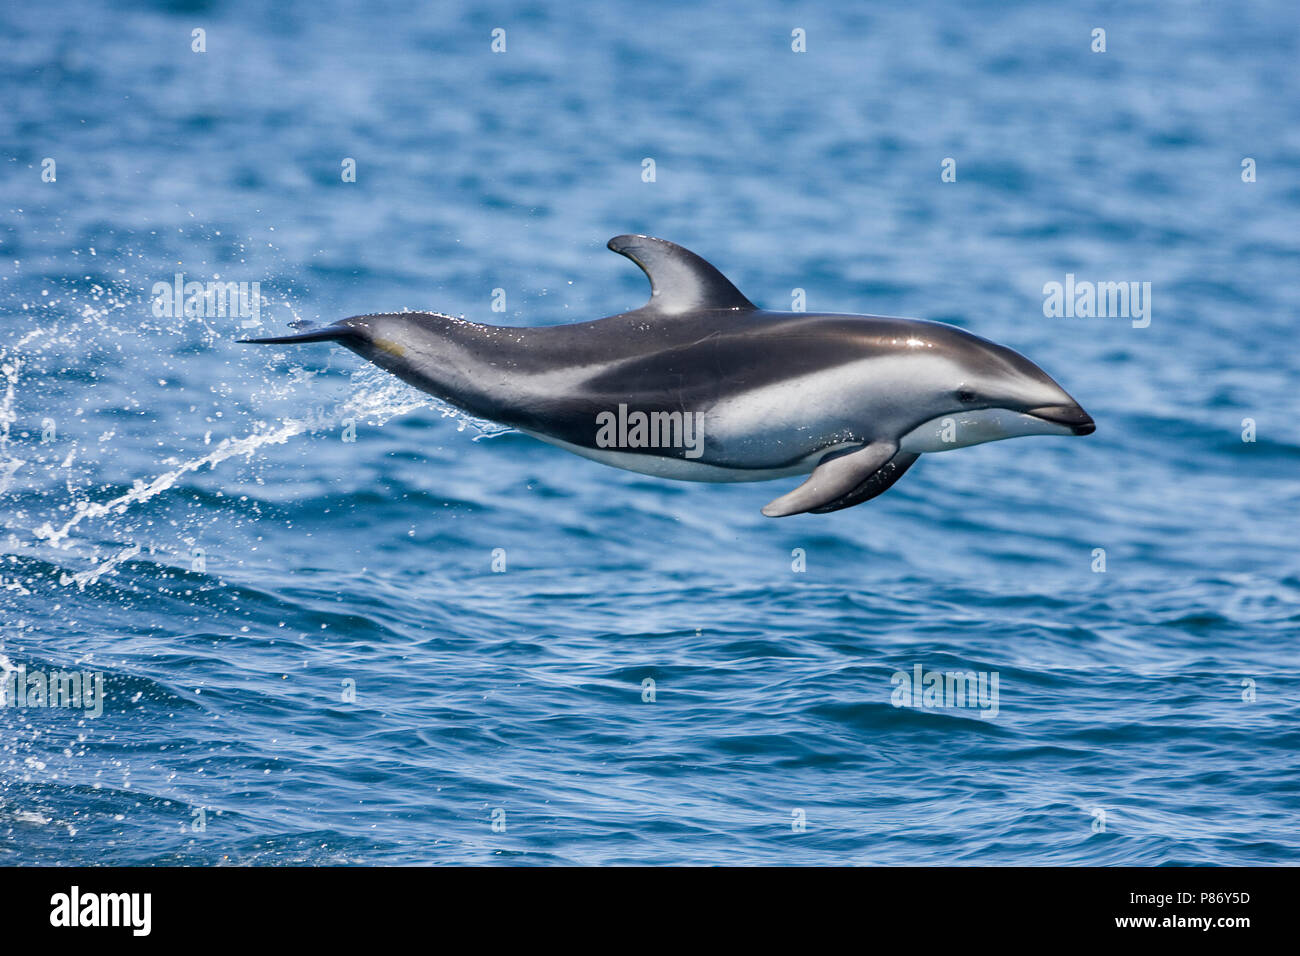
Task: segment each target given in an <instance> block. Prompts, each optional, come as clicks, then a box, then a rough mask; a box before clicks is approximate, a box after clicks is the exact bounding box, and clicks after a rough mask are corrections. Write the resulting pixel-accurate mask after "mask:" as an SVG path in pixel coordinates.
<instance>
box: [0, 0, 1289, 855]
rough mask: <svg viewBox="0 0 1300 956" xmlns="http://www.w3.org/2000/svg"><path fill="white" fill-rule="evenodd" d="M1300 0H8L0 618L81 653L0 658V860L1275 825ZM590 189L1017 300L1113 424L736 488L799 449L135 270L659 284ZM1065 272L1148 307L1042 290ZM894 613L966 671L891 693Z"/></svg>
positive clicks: (320, 301) (1037, 347)
mask: <svg viewBox="0 0 1300 956" xmlns="http://www.w3.org/2000/svg"><path fill="white" fill-rule="evenodd" d="M1298 21H1300V18H1298V17H1297V15H1296V9H1295V6H1294V4H1292V3H1287V2H1258V3H1251V2H1247V3H1241V4H1192V3H1156V4H1142V5H1131V4H1121V3H1080V4H1070V5H1064V6H1063V5H1059V4H1048V3H1043V4H1028V3H1004V2H993V0H974V2H965V3H960V4H957V3H939V2H928V0H919V2H912V3H907V4H884V3H882V4H869V5H867V4H862V5H859V4H854V5H848V4H842V5H835V4H822V5H817V6H814V5H805V4H784V3H776V2H768V0H751V2H746V3H743V4H741V3H724V4H717V5H700V4H695V3H658V4H644V3H620V4H596V3H591V4H578V3H573V4H563V5H542V4H538V3H533V2H526V0H518V2H511V0H506V2H502V3H497V4H494V5H491V6H490V7H485V8H482V9H478V10H468V9H466V8H464V7H462V6H459V5H450V4H448V5H437V4H434V5H424V4H421V5H406V4H384V3H366V4H355V5H354V4H346V3H339V2H335V0H317V2H313V3H299V2H289V3H283V4H275V5H269V6H268V5H263V4H255V3H251V2H232V3H217V2H212V3H205V2H191V3H184V2H178V3H173V4H144V3H132V4H122V5H116V6H115V7H114V8H113V9H109V7H108V6H107V5H105V6H101V5H99V4H91V3H54V4H40V5H32V4H27V5H21V4H18V5H15V4H10V5H7V6H5V7H4V8H3V11H2V12H0V93H2V94H3V97H2V101H3V105H4V108H3V110H0V161H3V170H2V171H0V368H2V370H3V381H0V522H2V526H3V556H2V557H0V624H2V625H3V631H2V632H0V638H2V640H3V645H2V650H0V669H3V671H4V672H5V676H8V673H9V672H15V671H19V670H22V671H23V672H24V673H34V672H39V673H43V674H48V673H50V672H55V671H59V670H75V671H85V672H95V673H99V674H102V675H103V681H104V690H105V695H106V697H105V700H104V701H103V711H102V714H100V715H99V716H91V715H90V714H88V713H85V712H82V711H79V710H77V709H73V708H52V707H40V706H28V707H17V706H13V705H14V704H15V703H16V702H15V701H13V700H12V699H10V700H9V701H8V704H7V705H6V706H4V707H0V863H8V864H15V863H42V864H49V863H76V864H158V863H195V864H217V863H233V864H288V863H310V864H340V863H396V864H410V863H485V862H504V863H525V864H546V863H576V864H594V863H655V864H663V863H711V864H1094V865H1095V864H1274V863H1295V862H1297V861H1298V860H1300V827H1298V826H1297V823H1298V822H1300V816H1298V814H1300V689H1298V687H1300V557H1298V555H1297V546H1296V541H1297V531H1298V530H1300V528H1298V522H1297V508H1298V506H1300V481H1297V477H1298V470H1297V468H1298V466H1300V424H1298V422H1300V400H1297V383H1298V382H1300V350H1298V349H1297V348H1296V342H1297V318H1298V316H1300V282H1298V281H1297V278H1298V276H1300V272H1298V270H1297V267H1298V266H1300V230H1298V229H1297V224H1298V223H1300V183H1298V181H1297V175H1298V174H1300V80H1298V78H1297V70H1296V66H1295V64H1296V62H1297V53H1298V49H1297V48H1298V46H1300V42H1298V40H1300V22H1298ZM496 28H501V29H504V30H505V44H506V49H505V52H502V53H494V52H493V51H492V48H491V45H492V33H493V30H494V29H496ZM1096 28H1102V29H1104V30H1105V31H1106V50H1105V52H1104V53H1102V52H1093V50H1092V49H1091V47H1092V44H1093V39H1092V36H1093V30H1094V29H1096ZM195 29H202V30H204V31H205V33H204V34H203V36H204V40H205V45H206V51H205V52H202V53H199V52H194V51H193V50H192V44H193V43H194V42H195V41H194V39H193V33H192V31H194V30H195ZM796 29H801V30H803V31H804V36H805V37H806V46H807V49H806V52H803V53H796V52H794V51H793V50H792V48H791V45H792V42H793V40H792V31H794V30H796ZM346 158H351V159H353V160H354V161H355V164H356V170H357V172H356V181H355V182H344V181H343V178H342V176H341V168H342V164H343V162H344V160H345V159H346ZM646 158H651V159H653V160H654V163H655V180H654V181H653V182H645V181H643V176H642V173H643V160H644V159H646ZM949 158H951V159H953V160H954V161H955V170H956V181H955V182H943V181H941V175H940V174H941V164H942V163H943V161H944V160H945V159H949ZM1246 158H1250V159H1252V160H1254V164H1255V169H1256V181H1254V182H1245V181H1243V178H1242V172H1243V167H1242V163H1243V160H1244V159H1246ZM46 159H53V160H54V161H55V167H54V169H55V179H54V181H53V182H46V181H43V179H42V172H43V170H44V169H45V168H46V164H45V160H46ZM626 232H645V233H649V234H653V235H659V236H663V237H665V238H669V239H672V240H674V241H677V242H680V243H682V244H684V245H686V246H688V247H690V248H692V249H695V250H696V251H697V252H699V253H700V254H701V255H703V256H705V257H706V258H708V259H710V260H711V261H713V262H714V263H715V264H717V265H718V266H719V267H720V268H721V269H722V270H723V271H724V272H726V273H727V274H728V276H729V277H730V278H731V279H732V280H733V281H735V283H736V284H737V285H738V286H739V288H740V289H741V290H742V291H744V292H745V293H746V294H747V295H748V296H749V297H750V298H751V299H753V300H754V301H756V302H758V303H760V304H761V305H764V306H766V307H769V308H776V309H788V308H790V306H791V303H792V296H793V295H794V292H793V290H795V289H803V290H805V295H806V300H807V307H808V308H809V309H810V310H825V311H844V312H869V313H874V314H884V315H904V316H915V317H921V318H930V319H937V320H941V321H945V322H950V323H954V324H957V325H960V326H963V327H965V328H967V329H970V330H972V331H974V332H977V333H978V334H980V335H983V336H986V337H988V338H992V339H994V340H996V341H999V342H1002V343H1005V344H1007V345H1010V346H1012V347H1013V348H1016V349H1017V350H1019V351H1021V352H1023V353H1024V354H1025V355H1027V356H1029V357H1030V358H1032V359H1033V360H1034V361H1035V362H1037V363H1038V364H1040V365H1041V366H1042V367H1043V368H1045V369H1046V370H1047V371H1048V372H1049V373H1051V374H1052V375H1053V376H1054V377H1056V378H1057V379H1058V380H1059V381H1061V382H1062V384H1063V385H1064V386H1065V387H1066V389H1068V390H1069V391H1070V392H1071V393H1072V394H1073V395H1075V396H1076V397H1077V398H1078V399H1079V400H1080V402H1081V403H1082V404H1083V406H1084V407H1085V408H1087V409H1088V411H1089V412H1091V413H1092V415H1093V416H1094V417H1095V419H1096V421H1097V423H1098V428H1097V432H1096V434H1095V435H1092V436H1088V437H1086V438H1071V439H1063V438H1026V439H1021V440H1016V441H1014V442H1003V443H994V444H988V445H983V446H979V447H975V448H969V449H964V450H961V451H959V452H957V453H956V454H944V455H927V456H925V457H924V458H923V459H922V460H921V461H920V462H919V463H918V465H917V466H916V467H914V468H913V469H912V470H911V471H910V472H909V473H908V475H907V476H906V477H905V478H904V479H903V480H902V481H900V482H899V483H898V485H896V486H895V487H894V488H893V489H892V490H891V491H889V492H888V493H887V494H885V495H883V496H882V497H880V498H878V499H876V500H874V501H872V502H870V503H868V504H866V505H863V506H860V507H857V508H853V509H851V510H847V511H842V512H838V513H835V514H831V515H821V516H800V517H795V518H789V519H782V520H777V521H773V520H770V519H767V518H764V517H763V516H762V515H761V514H760V513H759V508H760V507H761V506H762V505H763V504H764V503H765V502H767V501H768V500H770V499H771V498H774V497H776V496H777V495H778V494H780V493H782V492H784V491H785V490H788V489H789V488H790V487H792V486H793V485H794V483H795V480H787V481H784V482H776V483H763V484H752V485H702V484H687V483H675V482H669V481H664V480H659V479H654V478H649V477H644V476H640V475H635V474H631V473H627V472H622V471H617V470H613V469H609V468H605V467H602V466H600V465H597V464H595V463H592V462H589V461H585V460H582V459H579V458H576V457H572V456H570V455H567V454H566V453H564V452H562V451H559V450H557V449H554V448H551V447H548V446H545V445H542V444H540V443H538V442H536V441H534V440H533V439H531V438H528V437H525V436H523V435H520V434H517V433H512V432H506V433H501V431H500V430H499V429H493V428H491V427H490V426H487V425H486V424H485V423H476V422H473V421H470V420H467V419H466V418H465V417H464V416H462V415H459V414H456V413H454V412H453V411H452V410H450V409H446V408H443V407H441V406H439V405H438V404H437V403H436V402H435V401H433V400H432V399H430V398H429V397H428V396H425V395H423V394H422V393H419V392H416V391H414V390H412V389H410V388H408V387H407V386H404V385H401V384H400V383H398V382H396V381H395V380H393V379H392V378H391V377H389V376H387V375H385V374H384V373H383V372H380V371H379V370H377V369H375V368H373V367H370V366H368V365H366V364H365V363H364V362H362V360H361V359H359V358H357V357H356V356H354V355H352V354H351V353H349V352H346V351H344V350H342V349H337V348H334V347H332V346H327V345H316V346H309V347H303V348H301V349H299V350H296V351H292V352H290V351H289V350H284V351H277V350H268V349H263V348H254V347H250V346H244V345H239V344H237V343H236V341H235V340H236V339H238V338H240V337H242V336H244V335H246V334H248V330H247V329H245V328H242V327H241V320H240V319H237V318H230V317H227V316H220V317H212V316H207V317H185V316H180V317H176V318H169V317H165V316H164V317H159V316H156V315H155V313H154V309H153V292H152V290H153V287H154V284H155V283H158V282H164V283H170V282H171V281H172V280H173V276H174V275H175V274H176V273H178V272H179V273H184V275H185V277H186V279H188V280H191V281H204V282H206V281H209V280H213V279H215V278H217V277H219V278H220V280H222V281H225V280H232V281H237V282H238V281H248V282H253V281H256V282H258V283H260V292H261V295H262V296H263V297H264V298H265V299H266V304H265V306H264V307H263V308H262V309H261V314H260V321H261V323H262V327H263V329H267V330H280V329H283V328H285V327H286V323H287V322H289V321H291V320H294V319H309V320H321V321H332V320H333V319H335V318H339V317H342V316H346V315H352V314H356V313H362V312H370V311H381V310H400V309H403V308H410V309H431V310H438V311H443V312H450V313H453V314H463V315H465V316H466V317H468V318H471V319H474V320H477V321H488V322H497V323H500V324H515V325H543V324H554V323H563V322H572V321H582V320H587V319H591V318H595V317H598V316H601V315H606V314H610V313H613V312H618V311H622V310H624V309H627V308H631V307H634V306H636V305H638V304H640V303H641V302H642V301H643V300H644V298H645V295H646V293H647V288H646V284H645V280H644V277H643V276H641V274H640V273H639V272H638V271H637V270H636V269H635V268H634V267H633V266H632V265H631V264H630V263H627V262H626V261H624V260H622V259H619V258H617V257H616V256H613V255H611V254H610V253H609V252H607V251H605V249H604V242H605V240H606V239H608V238H609V237H610V236H613V235H617V234H620V233H626ZM1067 274H1072V275H1074V276H1075V277H1076V278H1077V279H1079V280H1090V281H1137V282H1149V283H1151V290H1152V292H1151V312H1150V324H1149V325H1147V326H1146V327H1134V324H1133V322H1131V321H1130V320H1129V319H1126V318H1066V317H1054V318H1049V317H1046V316H1045V315H1044V313H1043V287H1044V284H1045V283H1048V282H1053V281H1057V282H1063V281H1065V277H1066V275H1067ZM497 289H501V290H504V295H505V302H506V311H505V312H504V313H500V312H494V311H493V310H492V303H493V301H494V290H497ZM1246 419H1249V420H1251V422H1253V429H1254V434H1253V437H1254V440H1253V441H1245V440H1243V432H1244V431H1248V430H1249V429H1250V428H1251V427H1252V426H1251V425H1250V424H1244V420H1246ZM353 432H355V441H346V440H344V439H345V438H348V437H351V435H352V433H353ZM1247 437H1250V436H1249V435H1247ZM1099 549H1100V550H1099ZM1103 560H1104V571H1103V570H1101V568H1102V566H1103V565H1102V563H1101V562H1102V561H1103ZM494 561H495V562H496V564H497V567H500V566H501V563H502V562H504V567H505V570H504V571H503V572H500V571H494V570H493V568H494ZM800 564H802V565H803V566H804V568H805V569H804V570H802V571H800V570H795V569H796V567H798V566H799V565H800ZM917 666H920V667H921V668H922V669H923V671H926V672H933V671H938V672H946V671H958V672H966V671H977V672H987V673H990V674H993V673H996V674H997V675H998V679H999V684H998V687H999V699H998V708H997V713H996V715H995V716H994V715H991V714H990V713H981V712H980V711H979V709H972V708H969V707H967V708H927V707H896V706H894V701H893V695H894V691H895V689H896V683H895V681H894V680H893V677H894V675H895V674H897V673H899V672H902V673H905V674H911V673H913V669H914V668H915V667H917ZM647 680H649V681H652V682H653V685H650V684H647V683H646V682H647ZM353 689H354V690H355V700H351V699H346V698H350V697H351V696H352V694H351V691H352V690H353ZM651 691H652V692H651ZM650 698H652V699H650Z"/></svg>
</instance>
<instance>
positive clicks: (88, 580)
mask: <svg viewBox="0 0 1300 956" xmlns="http://www.w3.org/2000/svg"><path fill="white" fill-rule="evenodd" d="M139 553H140V546H139V545H138V544H133V545H131V546H130V547H129V548H124V549H122V550H121V551H119V552H118V553H117V554H115V555H113V556H112V557H111V558H109V559H108V560H107V561H105V562H103V563H102V564H97V565H95V567H93V568H91V569H90V570H89V571H78V572H77V573H76V574H60V575H59V583H60V584H62V585H63V586H64V587H67V586H68V585H69V584H76V585H77V590H78V591H84V590H86V585H87V584H94V583H95V582H96V581H98V580H99V579H100V578H101V577H103V576H104V575H105V574H107V573H108V572H109V571H112V570H113V569H114V568H115V567H117V566H118V565H119V564H121V563H122V562H123V561H129V560H131V559H132V558H134V557H135V556H136V555H137V554H139Z"/></svg>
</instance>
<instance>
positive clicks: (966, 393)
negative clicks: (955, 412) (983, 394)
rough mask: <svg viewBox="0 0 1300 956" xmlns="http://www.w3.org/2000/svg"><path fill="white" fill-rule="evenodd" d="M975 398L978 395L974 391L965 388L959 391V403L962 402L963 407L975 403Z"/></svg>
mask: <svg viewBox="0 0 1300 956" xmlns="http://www.w3.org/2000/svg"><path fill="white" fill-rule="evenodd" d="M975 398H976V395H975V392H974V391H973V390H971V389H969V388H965V387H962V388H959V389H957V401H959V402H961V403H962V404H963V405H969V404H970V403H971V402H973V401H975Z"/></svg>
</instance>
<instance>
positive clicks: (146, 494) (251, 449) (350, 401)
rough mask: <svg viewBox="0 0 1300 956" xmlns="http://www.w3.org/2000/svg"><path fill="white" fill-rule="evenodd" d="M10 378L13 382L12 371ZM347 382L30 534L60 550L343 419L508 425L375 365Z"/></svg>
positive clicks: (103, 569)
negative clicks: (208, 473)
mask: <svg viewBox="0 0 1300 956" xmlns="http://www.w3.org/2000/svg"><path fill="white" fill-rule="evenodd" d="M6 367H7V366H6ZM309 378H310V376H305V377H302V376H299V377H295V379H294V385H297V384H301V383H302V382H304V381H307V380H308V379H309ZM14 381H16V372H15V379H14ZM352 382H353V386H354V391H353V392H352V394H351V395H349V397H348V398H347V399H346V400H345V401H343V402H342V403H340V404H339V405H337V406H336V407H335V408H334V409H333V410H332V411H328V412H326V411H325V410H324V409H320V410H317V411H313V412H311V413H309V414H308V415H305V416H301V417H294V418H287V419H284V420H282V421H281V422H280V423H279V424H278V425H276V426H271V425H270V424H269V423H265V422H261V423H258V424H257V425H256V426H255V430H254V431H253V432H251V433H249V434H246V435H244V436H242V437H238V438H226V439H224V440H222V441H221V442H220V443H219V444H218V445H217V446H216V447H215V448H214V449H213V450H212V451H210V452H208V453H207V454H206V455H203V456H200V457H198V458H193V459H191V460H189V461H185V462H183V463H181V464H179V465H178V466H176V467H175V468H173V469H171V470H170V471H165V472H163V473H161V474H158V475H155V476H154V477H152V478H150V479H137V480H136V481H135V483H134V484H133V485H132V487H131V489H130V490H129V491H127V492H125V493H123V494H121V495H118V496H117V497H116V498H112V499H110V500H108V501H102V502H92V501H85V500H83V501H77V502H76V503H75V506H74V507H75V514H73V516H72V517H71V518H69V519H67V520H66V521H64V522H63V523H62V524H61V525H56V524H55V523H54V522H51V521H47V522H45V523H43V524H41V525H39V526H38V527H36V528H34V529H32V534H33V535H34V536H35V537H36V539H37V540H40V541H44V542H46V543H47V544H49V545H50V546H52V547H55V548H62V549H66V548H68V547H69V546H70V544H71V543H72V540H73V539H72V535H73V531H74V530H75V529H76V528H77V526H78V525H80V524H81V523H82V522H85V521H92V520H94V519H97V518H102V517H104V516H106V515H121V514H124V513H125V512H126V511H127V510H128V509H130V508H132V507H133V506H135V505H139V504H142V503H143V502H146V501H149V500H150V499H152V498H156V497H157V496H158V495H160V494H162V493H163V492H165V491H167V490H168V489H170V488H172V487H173V486H175V485H176V483H177V482H178V481H180V480H181V479H182V478H184V477H185V476H186V475H188V474H192V473H194V472H197V471H199V470H200V469H203V468H208V469H213V468H216V467H217V465H219V464H221V463H222V462H224V461H227V460H229V459H231V458H237V457H243V458H244V459H246V460H251V459H252V457H253V455H254V454H255V453H256V452H257V451H258V450H260V449H262V448H266V447H269V446H272V445H282V444H284V443H286V442H288V441H289V440H290V439H292V438H293V437H294V436H296V435H300V434H303V433H304V432H314V431H320V430H323V429H328V428H333V427H339V426H342V425H345V424H346V423H348V422H353V423H355V422H358V421H365V422H366V423H367V424H370V425H374V426H382V425H384V424H385V423H386V422H388V421H389V420H391V419H393V418H396V417H398V416H401V415H406V414H409V413H411V412H413V411H416V410H418V409H421V408H437V409H438V410H439V411H441V413H442V415H443V417H444V418H454V419H455V420H456V421H457V430H458V431H465V430H466V429H467V428H471V429H473V430H475V431H477V432H478V434H477V435H475V436H474V440H476V441H477V440H478V439H480V438H485V437H492V436H495V435H501V434H505V433H506V432H509V431H511V429H510V428H507V427H505V426H502V425H498V424H496V423H494V422H489V421H485V420H483V419H479V418H475V417H473V416H471V415H468V414H466V413H464V412H462V411H460V410H459V409H456V408H454V407H452V406H450V405H446V404H445V403H443V402H440V401H438V400H436V399H434V398H432V397H431V396H429V395H426V394H424V393H423V392H420V391H418V390H416V389H414V388H412V387H411V386H409V385H406V384H405V383H403V382H401V381H399V380H397V379H394V378H392V377H391V376H388V375H387V374H385V373H384V372H382V371H381V370H380V369H376V368H371V367H366V368H363V369H360V370H359V371H358V372H356V373H355V374H354V375H353V376H352ZM8 394H9V396H10V397H12V394H13V381H11V383H10V386H9V393H8ZM10 404H11V403H10ZM4 407H6V406H4V405H0V409H3V408H4ZM0 434H2V433H0ZM2 448H3V445H0V449H2ZM20 464H21V462H20ZM140 551H141V548H140V547H139V546H137V545H132V546H131V547H128V548H126V549H124V550H122V551H120V552H118V553H117V554H115V555H113V556H112V557H110V558H108V559H107V560H106V561H104V562H102V563H100V564H98V565H96V566H95V567H93V568H91V569H89V570H87V571H81V572H78V573H76V574H64V575H62V576H61V577H60V581H59V583H60V584H63V585H65V586H66V585H70V584H76V585H77V587H78V588H80V589H84V588H85V587H86V586H87V585H88V584H93V583H94V582H96V581H98V580H99V578H100V577H102V576H103V575H104V574H107V573H109V572H111V571H113V570H114V569H116V568H117V567H118V566H119V565H120V564H122V563H123V562H124V561H127V560H130V559H131V558H132V557H135V556H136V555H137V554H139V553H140Z"/></svg>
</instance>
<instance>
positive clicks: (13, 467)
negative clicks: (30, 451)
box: [0, 352, 27, 495]
mask: <svg viewBox="0 0 1300 956" xmlns="http://www.w3.org/2000/svg"><path fill="white" fill-rule="evenodd" d="M21 369H22V362H21V361H19V360H18V359H16V358H15V359H9V360H7V361H5V357H4V353H3V352H0V375H3V376H4V379H5V391H4V397H3V398H0V495H2V494H4V493H5V492H6V491H8V490H9V486H10V485H12V484H13V482H14V473H15V472H17V471H18V469H19V468H21V467H22V466H23V465H25V464H26V463H27V462H26V461H25V460H24V459H22V458H18V457H17V456H15V455H11V454H9V427H10V426H11V425H13V423H14V422H15V421H16V420H17V418H18V413H17V412H15V411H14V387H15V386H16V385H17V384H18V373H19V371H20V370H21Z"/></svg>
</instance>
